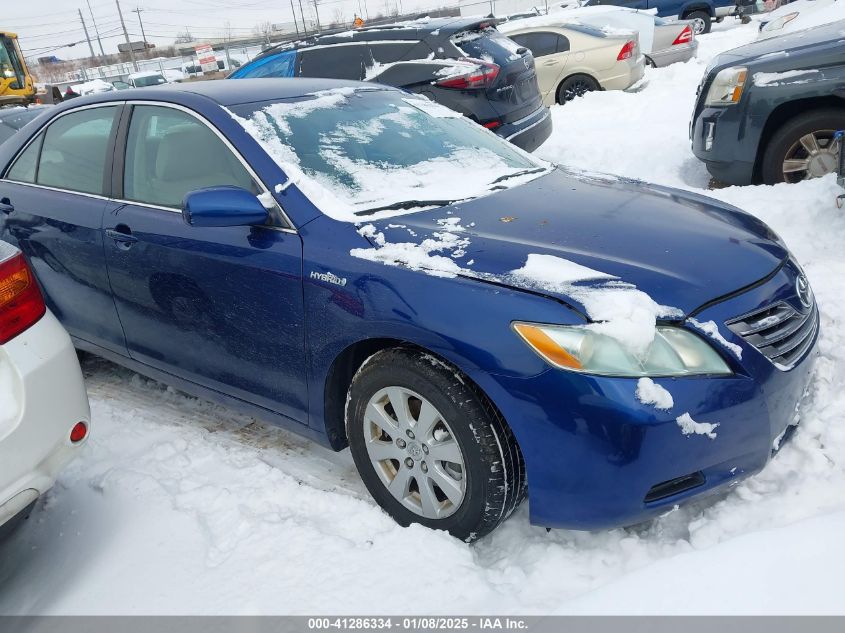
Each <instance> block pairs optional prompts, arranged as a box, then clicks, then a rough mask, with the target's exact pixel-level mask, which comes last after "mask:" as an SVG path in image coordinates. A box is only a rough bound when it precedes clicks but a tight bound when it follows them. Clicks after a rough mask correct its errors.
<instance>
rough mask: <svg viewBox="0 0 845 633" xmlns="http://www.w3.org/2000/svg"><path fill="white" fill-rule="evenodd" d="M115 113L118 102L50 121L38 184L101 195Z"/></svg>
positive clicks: (40, 164)
mask: <svg viewBox="0 0 845 633" xmlns="http://www.w3.org/2000/svg"><path fill="white" fill-rule="evenodd" d="M116 113H117V106H108V107H103V108H90V109H87V110H81V111H79V112H72V113H70V114H66V115H64V116H62V117H60V118H58V119H56V121H55V122H54V123H51V124H50V127H48V128H47V132H46V134H45V136H44V143H43V145H42V148H41V158H40V160H39V163H38V176H37V182H38V184H39V185H45V186H48V187H58V188H59V189H68V190H70V191H81V192H84V193H94V194H98V195H103V194H104V192H105V190H104V184H103V183H104V181H105V179H106V177H105V176H106V162H107V161H106V153H107V151H108V147H109V138H110V137H111V131H112V127H113V126H114V122H115V114H116ZM21 158H23V156H21ZM108 164H109V165H111V162H110V161H109V163H108ZM16 166H17V165H16Z"/></svg>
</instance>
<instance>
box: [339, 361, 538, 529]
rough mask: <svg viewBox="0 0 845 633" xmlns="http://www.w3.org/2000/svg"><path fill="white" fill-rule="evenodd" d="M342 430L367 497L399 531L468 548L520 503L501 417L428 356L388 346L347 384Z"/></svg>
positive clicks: (511, 444)
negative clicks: (433, 534) (414, 529)
mask: <svg viewBox="0 0 845 633" xmlns="http://www.w3.org/2000/svg"><path fill="white" fill-rule="evenodd" d="M346 426H347V429H346V431H347V437H348V439H349V447H350V450H351V452H352V457H353V459H354V460H355V465H356V467H357V468H358V472H359V473H360V475H361V479H362V480H363V481H364V484H365V485H366V486H367V490H369V492H370V494H371V495H372V496H373V499H375V501H376V503H378V504H379V505H380V506H381V507H382V508H383V509H384V510H385V512H387V513H388V514H389V515H390V516H391V517H393V519H394V520H395V521H396V522H397V523H399V524H400V525H402V526H408V525H410V524H411V523H419V524H421V525H424V526H426V527H429V528H433V529H438V530H446V531H448V532H449V533H450V534H451V535H452V536H455V537H457V538H459V539H462V540H464V541H467V542H469V541H473V540H475V539H477V538H480V537H482V536H484V535H485V534H488V533H489V532H491V531H492V530H494V529H495V528H496V527H497V526H498V525H499V524H500V523H501V522H502V521H504V520H505V519H507V518H508V516H510V514H511V513H512V512H513V511H514V510H515V509H516V507H517V506H518V505H519V503H520V502H521V501H522V499H523V498H524V496H525V483H524V482H525V474H524V465H523V462H522V455H521V453H520V451H519V447H518V446H517V445H516V442H515V440H514V438H513V435H512V433H511V431H510V429H508V428H507V425H506V424H505V422H504V420H503V419H502V417H501V415H499V413H498V412H497V411H496V410H495V408H494V407H493V406H492V405H491V404H490V403H489V401H488V400H487V398H486V397H485V396H484V395H483V394H482V393H481V392H480V391H479V390H478V389H477V388H476V387H474V386H473V385H471V384H470V382H469V380H468V379H467V378H466V377H464V376H463V375H462V374H460V372H458V371H457V370H456V369H455V368H453V367H451V366H449V365H447V364H446V363H444V362H442V361H440V360H439V359H437V358H435V357H433V356H431V355H428V354H425V353H422V352H419V351H416V350H411V349H405V348H393V349H388V350H383V351H381V352H378V353H376V354H375V355H373V356H372V357H370V359H369V360H368V361H367V362H366V363H364V365H363V366H362V367H361V369H359V370H358V372H357V373H356V374H355V377H354V378H353V380H352V386H351V387H350V390H349V399H348V402H347V407H346Z"/></svg>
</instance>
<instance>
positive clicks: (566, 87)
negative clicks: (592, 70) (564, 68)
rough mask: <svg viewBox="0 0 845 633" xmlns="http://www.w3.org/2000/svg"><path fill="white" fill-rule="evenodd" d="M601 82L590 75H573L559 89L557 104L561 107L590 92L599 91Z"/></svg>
mask: <svg viewBox="0 0 845 633" xmlns="http://www.w3.org/2000/svg"><path fill="white" fill-rule="evenodd" d="M600 88H601V86H599V82H597V81H596V80H595V79H593V78H592V77H590V76H589V75H580V74H579V75H572V76H571V77H567V78H566V79H564V80H563V81H562V82H561V83H560V86H558V89H557V102H558V103H559V104H560V105H563V104H564V103H567V102H568V101H572V100H573V99H576V98H578V97H583V96H584V95H585V94H587V93H588V92H592V91H593V90H599V89H600Z"/></svg>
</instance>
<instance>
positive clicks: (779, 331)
mask: <svg viewBox="0 0 845 633" xmlns="http://www.w3.org/2000/svg"><path fill="white" fill-rule="evenodd" d="M726 325H727V326H728V328H730V330H731V331H732V332H733V333H734V334H737V335H739V336H741V337H742V338H743V339H745V340H746V341H747V342H748V343H750V344H751V345H753V346H754V347H756V348H757V349H758V350H759V351H760V352H762V353H763V355H765V356H766V358H768V359H769V360H770V361H772V362H773V363H774V364H775V365H776V366H777V367H778V368H779V369H783V370H788V369H792V368H793V367H794V366H795V364H796V363H797V362H798V361H800V360H801V359H802V358H804V355H805V354H806V353H807V352H808V351H809V349H810V347H812V345H813V341H814V340H815V338H816V332H817V331H818V329H819V311H818V308H817V306H816V302H815V301H813V303H812V305H811V306H810V308H809V309H808V310H806V311H803V312H802V311H799V310H796V309H795V308H794V307H792V306H791V305H790V304H788V303H786V302H783V301H782V302H780V303H775V304H773V305H770V306H767V307H765V308H762V309H760V310H755V311H754V312H749V313H748V314H745V315H743V316H741V317H737V318H736V319H733V320H731V321H728V322H727V323H726Z"/></svg>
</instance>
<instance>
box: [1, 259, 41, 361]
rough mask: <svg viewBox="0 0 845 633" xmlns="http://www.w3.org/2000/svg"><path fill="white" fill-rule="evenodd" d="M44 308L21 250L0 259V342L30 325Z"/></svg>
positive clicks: (39, 291)
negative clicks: (2, 259)
mask: <svg viewBox="0 0 845 633" xmlns="http://www.w3.org/2000/svg"><path fill="white" fill-rule="evenodd" d="M46 310H47V307H46V306H45V305H44V298H43V297H42V296H41V290H39V288H38V284H37V283H36V281H35V277H34V276H33V274H32V271H31V270H30V269H29V266H28V265H27V263H26V260H25V259H24V257H23V253H20V252H19V253H17V254H16V255H13V256H12V257H10V258H8V259H6V260H5V261H3V262H0V345H2V344H3V343H7V342H8V341H10V340H11V339H13V338H15V337H16V336H17V335H18V334H20V333H21V332H23V331H24V330H26V329H27V328H28V327H30V326H32V325H34V324H35V323H36V322H37V321H38V320H39V319H40V318H41V317H42V316H44V313H45V312H46Z"/></svg>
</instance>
